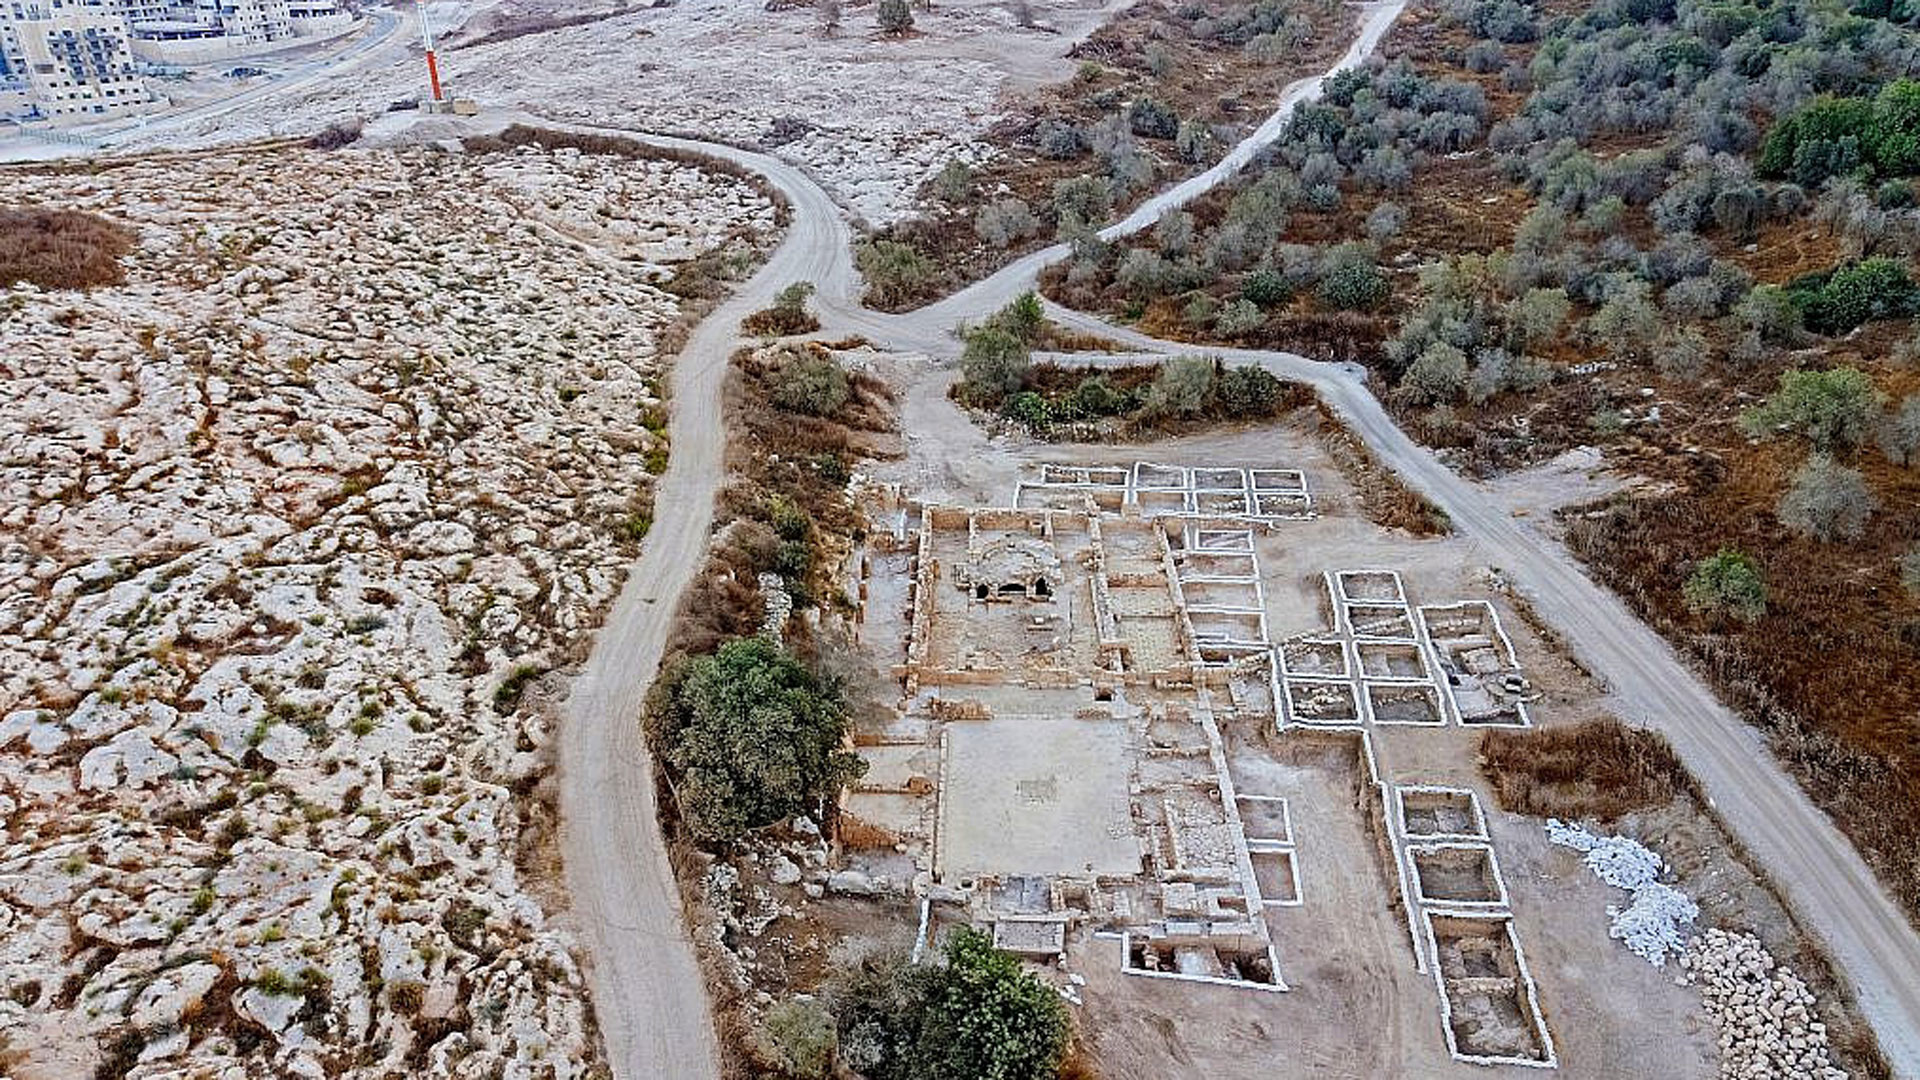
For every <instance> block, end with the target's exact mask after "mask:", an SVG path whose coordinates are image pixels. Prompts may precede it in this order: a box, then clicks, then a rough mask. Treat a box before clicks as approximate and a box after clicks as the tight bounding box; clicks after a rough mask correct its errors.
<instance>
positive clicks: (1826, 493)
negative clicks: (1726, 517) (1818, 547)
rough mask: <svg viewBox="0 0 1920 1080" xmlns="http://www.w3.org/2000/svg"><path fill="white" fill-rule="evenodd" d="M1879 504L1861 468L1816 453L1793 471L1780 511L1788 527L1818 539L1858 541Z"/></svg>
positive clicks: (1781, 501) (1780, 515) (1781, 498)
mask: <svg viewBox="0 0 1920 1080" xmlns="http://www.w3.org/2000/svg"><path fill="white" fill-rule="evenodd" d="M1875 505H1876V503H1875V500H1874V497H1873V492H1871V491H1869V490H1868V489H1867V481H1866V478H1865V477H1862V476H1861V475H1860V473H1859V471H1858V470H1856V469H1849V468H1847V467H1846V466H1845V465H1842V464H1840V463H1839V462H1837V461H1835V460H1833V459H1832V458H1830V457H1828V456H1826V455H1825V454H1815V455H1814V456H1813V457H1812V458H1810V459H1808V461H1807V463H1806V464H1804V465H1802V466H1800V469H1799V471H1797V472H1795V473H1794V474H1793V483H1792V484H1791V485H1789V486H1788V488H1787V492H1786V494H1785V495H1783V496H1781V497H1780V506H1779V510H1778V514H1779V517H1780V521H1781V523H1782V524H1784V525H1785V526H1786V527H1787V528H1789V529H1792V530H1793V531H1794V532H1797V533H1799V534H1800V535H1802V536H1806V537H1810V538H1812V539H1814V540H1819V541H1822V542H1831V541H1834V540H1858V539H1859V538H1860V537H1861V535H1862V534H1864V533H1865V532H1866V529H1867V519H1868V518H1869V517H1871V516H1873V510H1874V506H1875Z"/></svg>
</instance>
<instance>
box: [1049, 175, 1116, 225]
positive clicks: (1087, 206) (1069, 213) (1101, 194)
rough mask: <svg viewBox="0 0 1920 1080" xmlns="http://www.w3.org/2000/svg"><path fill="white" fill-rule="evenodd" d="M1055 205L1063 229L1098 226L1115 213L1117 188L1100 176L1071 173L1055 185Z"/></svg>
mask: <svg viewBox="0 0 1920 1080" xmlns="http://www.w3.org/2000/svg"><path fill="white" fill-rule="evenodd" d="M1053 208H1054V211H1055V212H1056V213H1058V214H1059V215H1060V229H1061V231H1062V232H1071V231H1073V230H1074V229H1076V228H1083V227H1085V226H1088V225H1098V224H1100V223H1101V222H1104V221H1105V220H1107V215H1109V214H1111V213H1113V189H1112V188H1111V187H1110V186H1109V185H1108V183H1107V181H1106V180H1104V179H1102V178H1101V177H1098V176H1071V177H1068V178H1066V179H1065V180H1061V181H1058V182H1056V183H1055V184H1054V185H1053Z"/></svg>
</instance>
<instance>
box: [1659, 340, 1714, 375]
mask: <svg viewBox="0 0 1920 1080" xmlns="http://www.w3.org/2000/svg"><path fill="white" fill-rule="evenodd" d="M1712 358H1713V346H1712V345H1711V344H1709V343H1708V341H1707V335H1705V334H1703V333H1701V332H1700V331H1699V329H1698V328H1696V327H1692V326H1681V327H1679V328H1678V329H1675V328H1672V327H1669V328H1668V329H1665V330H1662V331H1661V332H1660V336H1659V338H1657V339H1656V340H1655V341H1654V343H1653V370H1655V371H1657V372H1659V373H1660V375H1661V377H1663V378H1668V379H1674V380H1676V381H1689V380H1692V379H1697V378H1699V377H1700V375H1701V373H1702V372H1704V371H1706V369H1707V361H1709V360H1711V359H1712Z"/></svg>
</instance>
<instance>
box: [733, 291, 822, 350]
mask: <svg viewBox="0 0 1920 1080" xmlns="http://www.w3.org/2000/svg"><path fill="white" fill-rule="evenodd" d="M812 295H813V282H811V281H796V282H794V283H793V284H791V285H788V286H787V287H786V288H784V289H781V290H780V291H779V292H778V293H775V294H774V297H773V306H772V307H769V308H767V309H766V310H765V311H756V312H754V313H753V314H751V315H749V316H747V317H746V318H745V319H742V320H741V322H740V328H741V329H742V330H744V331H746V332H747V333H749V334H764V335H767V336H770V337H785V336H786V335H788V334H808V333H812V332H813V331H815V330H818V329H820V320H818V319H816V318H814V317H813V315H812V313H811V312H809V311H808V310H807V297H809V296H812Z"/></svg>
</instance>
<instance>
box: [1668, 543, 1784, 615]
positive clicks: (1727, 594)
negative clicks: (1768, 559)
mask: <svg viewBox="0 0 1920 1080" xmlns="http://www.w3.org/2000/svg"><path fill="white" fill-rule="evenodd" d="M1680 594H1681V596H1682V598H1684V599H1685V600H1686V604H1687V610H1689V611H1692V612H1694V613H1695V614H1700V615H1726V616H1730V617H1732V618H1735V619H1738V620H1740V621H1741V622H1752V621H1754V620H1755V619H1758V618H1759V617H1760V616H1762V615H1765V614H1766V613H1767V584H1766V582H1765V580H1763V579H1762V578H1761V576H1760V567H1759V565H1758V564H1756V563H1755V562H1754V561H1753V560H1752V559H1750V558H1748V557H1747V556H1746V555H1744V554H1742V553H1741V552H1738V551H1734V550H1732V549H1731V548H1721V549H1720V551H1719V552H1718V553H1716V554H1715V555H1714V556H1713V557H1712V558H1708V559H1701V560H1700V561H1699V562H1698V563H1696V564H1695V565H1694V568H1693V572H1692V573H1691V574H1688V575H1687V581H1686V584H1684V585H1682V586H1681V587H1680Z"/></svg>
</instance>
